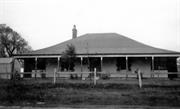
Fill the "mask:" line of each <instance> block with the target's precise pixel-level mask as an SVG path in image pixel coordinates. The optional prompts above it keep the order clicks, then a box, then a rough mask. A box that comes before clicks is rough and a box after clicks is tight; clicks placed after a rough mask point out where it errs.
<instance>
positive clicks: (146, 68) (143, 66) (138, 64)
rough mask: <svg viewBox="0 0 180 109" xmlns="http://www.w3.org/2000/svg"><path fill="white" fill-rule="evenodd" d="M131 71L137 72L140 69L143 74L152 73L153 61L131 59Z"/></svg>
mask: <svg viewBox="0 0 180 109" xmlns="http://www.w3.org/2000/svg"><path fill="white" fill-rule="evenodd" d="M131 60H132V61H131V66H130V68H131V71H132V72H135V70H136V69H137V68H138V69H140V70H141V72H143V73H150V72H151V60H150V59H145V58H135V57H134V58H132V59H131Z"/></svg>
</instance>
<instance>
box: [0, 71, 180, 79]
mask: <svg viewBox="0 0 180 109" xmlns="http://www.w3.org/2000/svg"><path fill="white" fill-rule="evenodd" d="M16 73H17V74H18V75H19V77H20V78H24V75H26V74H29V75H31V76H30V77H31V78H46V77H47V76H46V74H47V72H16ZM12 74H13V73H3V72H0V78H4V79H10V78H11V77H12ZM91 74H93V72H55V76H56V77H57V78H69V77H70V75H78V77H81V78H88V77H89V76H90V75H91ZM104 75H105V76H108V77H109V78H114V77H116V78H137V74H136V73H130V72H127V73H106V72H97V76H99V77H100V76H104ZM141 75H142V78H168V75H177V78H178V77H180V72H152V73H142V74H141ZM52 77H53V76H52Z"/></svg>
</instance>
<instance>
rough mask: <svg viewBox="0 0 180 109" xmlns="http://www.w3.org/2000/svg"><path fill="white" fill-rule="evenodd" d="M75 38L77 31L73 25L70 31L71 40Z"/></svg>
mask: <svg viewBox="0 0 180 109" xmlns="http://www.w3.org/2000/svg"><path fill="white" fill-rule="evenodd" d="M76 37H77V29H76V25H74V26H73V29H72V38H73V39H75V38H76Z"/></svg>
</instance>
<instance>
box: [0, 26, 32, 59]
mask: <svg viewBox="0 0 180 109" xmlns="http://www.w3.org/2000/svg"><path fill="white" fill-rule="evenodd" d="M31 50H32V49H31V47H30V46H29V45H28V42H27V41H26V40H25V39H23V38H22V37H21V36H20V35H19V34H18V33H17V32H16V31H14V30H13V29H12V28H10V27H9V26H7V25H6V24H0V57H12V56H13V55H14V54H22V53H26V52H29V51H31Z"/></svg>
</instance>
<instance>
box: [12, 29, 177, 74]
mask: <svg viewBox="0 0 180 109" xmlns="http://www.w3.org/2000/svg"><path fill="white" fill-rule="evenodd" d="M72 36H73V37H72V39H70V40H67V41H65V42H62V43H60V44H56V45H54V46H50V47H47V48H43V49H40V50H35V51H32V52H30V53H26V54H19V55H16V56H15V58H17V59H21V60H23V61H24V72H34V71H39V72H45V73H46V76H47V77H52V76H53V72H54V69H55V68H56V69H57V70H58V71H59V72H68V71H69V70H68V69H62V68H61V67H62V65H61V64H62V61H61V57H62V53H63V52H64V51H65V49H66V47H67V45H68V44H72V45H74V46H75V51H76V62H75V64H74V72H89V71H93V69H94V68H96V69H97V71H98V72H104V73H117V74H121V73H134V72H135V70H136V69H140V70H141V72H142V73H144V74H147V75H148V74H149V75H150V74H151V73H153V72H160V73H168V72H176V73H177V58H178V57H180V52H176V51H171V50H165V49H160V48H155V47H152V46H149V45H146V44H143V43H141V42H138V41H135V40H133V39H130V38H128V37H125V36H123V35H120V34H117V33H90V34H84V35H82V36H79V37H77V30H76V28H75V26H74V28H73V35H72Z"/></svg>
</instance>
